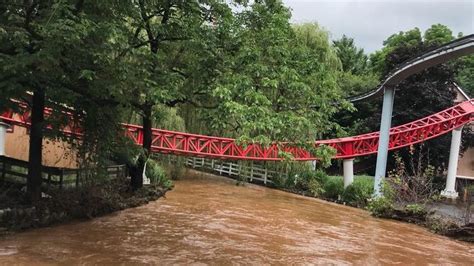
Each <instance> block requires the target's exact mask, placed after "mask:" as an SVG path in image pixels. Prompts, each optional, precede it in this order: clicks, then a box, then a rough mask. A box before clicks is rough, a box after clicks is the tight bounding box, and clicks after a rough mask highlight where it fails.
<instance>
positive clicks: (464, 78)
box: [456, 55, 474, 98]
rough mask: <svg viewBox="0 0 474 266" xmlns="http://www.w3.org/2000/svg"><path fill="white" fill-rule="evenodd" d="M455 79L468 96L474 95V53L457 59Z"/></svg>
mask: <svg viewBox="0 0 474 266" xmlns="http://www.w3.org/2000/svg"><path fill="white" fill-rule="evenodd" d="M456 68H457V70H458V72H457V74H456V81H457V82H458V83H459V86H461V88H462V89H463V90H464V92H466V93H467V95H468V96H469V97H471V98H472V97H474V55H469V56H464V57H462V58H460V59H459V60H458V61H457V64H456Z"/></svg>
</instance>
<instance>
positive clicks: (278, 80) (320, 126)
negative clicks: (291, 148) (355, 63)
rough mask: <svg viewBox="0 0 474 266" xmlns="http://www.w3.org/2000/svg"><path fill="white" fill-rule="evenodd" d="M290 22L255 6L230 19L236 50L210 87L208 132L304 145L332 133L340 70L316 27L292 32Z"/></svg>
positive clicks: (283, 14)
mask: <svg viewBox="0 0 474 266" xmlns="http://www.w3.org/2000/svg"><path fill="white" fill-rule="evenodd" d="M289 18H290V12H289V10H288V9H287V8H285V7H284V6H283V5H282V4H281V3H280V2H278V1H277V2H271V3H270V1H269V2H266V1H262V2H255V3H254V4H252V5H251V6H250V7H249V8H248V9H246V10H244V11H243V12H241V13H239V14H237V19H236V23H238V24H239V25H241V26H239V27H238V29H236V30H235V41H234V43H238V44H239V47H236V50H235V51H234V52H233V53H232V54H230V55H229V56H227V57H226V58H225V60H226V64H225V65H226V66H227V67H224V68H222V69H221V70H220V71H221V72H222V75H220V76H219V79H218V84H216V85H215V86H214V87H213V92H212V96H213V97H215V98H216V101H217V102H218V104H217V106H216V108H215V109H212V110H206V112H205V114H204V116H205V117H206V120H207V121H209V122H210V123H209V124H210V131H211V132H216V133H218V134H224V135H227V136H235V137H240V139H241V140H242V141H246V142H251V141H252V140H254V141H258V142H260V143H269V142H270V141H297V142H300V143H302V144H304V143H305V142H306V141H308V140H314V137H315V136H322V134H324V133H327V132H328V131H330V130H331V129H334V128H336V127H337V124H336V123H334V120H333V116H334V114H335V113H336V112H337V111H338V110H340V109H345V108H348V107H349V104H348V103H347V102H345V101H344V100H343V99H342V94H341V91H340V89H339V87H338V85H337V82H336V81H337V77H336V75H335V71H336V70H338V69H339V68H340V64H339V62H338V60H337V57H336V54H335V51H334V50H333V48H332V47H331V45H330V43H329V39H328V34H327V32H326V31H324V30H322V29H320V28H319V26H317V25H315V24H305V25H297V26H293V27H292V26H291V25H290V23H289ZM334 100H340V101H341V104H340V105H333V104H330V102H332V101H334Z"/></svg>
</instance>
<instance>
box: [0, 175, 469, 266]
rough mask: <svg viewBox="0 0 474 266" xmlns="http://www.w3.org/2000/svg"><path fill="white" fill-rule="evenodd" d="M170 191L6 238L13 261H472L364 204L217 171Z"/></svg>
mask: <svg viewBox="0 0 474 266" xmlns="http://www.w3.org/2000/svg"><path fill="white" fill-rule="evenodd" d="M175 184H176V187H175V189H174V190H173V191H171V192H169V193H168V194H167V196H166V198H165V199H160V200H158V201H156V202H153V203H150V204H148V205H146V206H142V207H138V208H135V209H128V210H125V211H121V212H118V213H116V214H113V215H109V216H105V217H102V218H98V219H94V220H91V221H86V222H77V223H73V224H68V225H62V226H56V227H53V228H43V229H38V230H32V231H29V232H25V233H21V234H16V235H11V236H8V237H4V238H2V239H0V263H1V264H5V265H10V264H31V263H32V262H35V263H37V264H71V263H72V264H77V263H79V262H81V263H85V264H117V263H121V264H142V263H143V264H146V263H150V264H158V263H159V264H174V263H178V264H189V263H212V264H229V263H233V264H249V263H252V264H261V263H268V264H285V265H287V264H308V263H316V264H347V263H348V262H354V263H356V264H363V265H367V264H395V263H398V264H402V265H405V264H430V263H436V264H449V263H456V264H470V265H473V264H474V245H471V244H468V243H462V242H457V241H453V240H450V239H448V238H445V237H442V236H438V235H434V234H432V233H430V232H428V231H426V230H425V229H423V228H420V227H417V226H414V225H409V224H404V223H398V222H394V221H388V220H381V219H375V218H372V217H371V216H370V215H369V214H368V213H366V212H364V211H361V210H357V209H353V208H349V207H344V206H340V205H335V204H332V203H327V202H322V201H319V200H315V199H308V198H303V197H300V196H295V195H292V194H288V193H284V192H280V191H276V190H272V189H268V188H264V187H258V186H253V185H248V186H245V187H242V186H236V185H235V182H234V181H231V180H228V179H223V178H218V177H199V176H193V177H192V178H191V177H190V178H187V179H184V180H180V181H177V182H176V183H175Z"/></svg>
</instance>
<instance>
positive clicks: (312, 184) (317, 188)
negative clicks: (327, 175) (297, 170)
mask: <svg viewBox="0 0 474 266" xmlns="http://www.w3.org/2000/svg"><path fill="white" fill-rule="evenodd" d="M308 190H309V192H311V194H312V195H313V196H314V197H321V196H322V195H324V193H325V192H326V191H325V190H324V187H323V185H322V184H321V181H320V180H318V179H316V178H311V179H310V180H309V181H308Z"/></svg>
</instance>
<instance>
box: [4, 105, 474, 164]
mask: <svg viewBox="0 0 474 266" xmlns="http://www.w3.org/2000/svg"><path fill="white" fill-rule="evenodd" d="M18 104H19V105H20V107H22V108H20V110H23V112H21V113H13V112H6V113H3V114H1V115H0V120H3V121H4V122H7V123H10V124H12V125H16V126H22V127H29V125H30V123H29V121H30V112H29V111H28V109H27V108H26V105H24V104H21V103H18ZM51 113H52V110H51V109H46V110H45V115H46V116H48V115H50V114H51ZM472 121H474V99H471V100H469V101H465V102H462V103H460V104H458V105H456V106H453V107H451V108H448V109H446V110H443V111H441V112H438V113H436V114H432V115H430V116H427V117H424V118H422V119H419V120H416V121H413V122H410V123H407V124H404V125H401V126H397V127H393V128H391V129H390V142H389V149H390V150H395V149H399V148H402V147H405V146H409V145H413V144H416V143H420V142H423V141H426V140H429V139H432V138H436V137H438V136H440V135H443V134H445V133H448V132H450V131H452V130H454V129H456V128H459V127H461V126H463V125H465V124H468V123H470V122H472ZM122 125H123V128H124V134H125V135H126V136H128V137H130V139H132V140H133V141H134V142H135V143H136V144H137V145H141V144H143V128H142V127H141V126H138V125H130V124H122ZM63 132H64V133H65V134H66V135H70V136H73V137H76V138H79V139H80V138H81V137H82V133H81V132H80V129H79V128H74V127H69V128H65V129H63ZM378 141H379V133H378V132H372V133H367V134H363V135H358V136H352V137H345V138H337V139H328V140H318V141H315V142H314V143H313V145H314V147H319V146H321V145H327V146H330V147H332V148H334V149H335V150H336V155H335V156H334V158H335V159H345V158H354V157H358V156H365V155H369V154H375V153H377V148H378ZM152 151H153V152H157V153H168V154H175V155H182V156H193V157H209V158H218V159H232V160H254V161H280V160H283V158H282V157H281V154H280V152H286V153H290V154H291V155H292V156H293V158H294V160H297V161H312V160H316V159H317V158H316V157H315V156H314V155H313V154H311V152H309V151H307V150H305V149H304V148H301V147H297V146H294V145H292V144H291V143H272V144H270V145H268V146H262V145H260V144H257V143H252V144H248V145H246V146H241V145H238V144H237V142H236V140H235V139H232V138H223V137H214V136H205V135H198V134H189V133H184V132H176V131H169V130H164V129H157V128H155V129H153V142H152Z"/></svg>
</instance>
